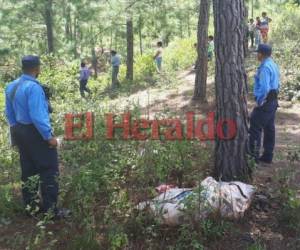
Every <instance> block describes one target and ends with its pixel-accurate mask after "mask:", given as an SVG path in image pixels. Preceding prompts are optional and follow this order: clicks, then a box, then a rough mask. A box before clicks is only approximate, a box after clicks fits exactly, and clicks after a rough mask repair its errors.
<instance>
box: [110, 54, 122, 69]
mask: <svg viewBox="0 0 300 250" xmlns="http://www.w3.org/2000/svg"><path fill="white" fill-rule="evenodd" d="M111 64H112V66H113V67H119V66H120V65H121V57H120V56H119V55H118V54H116V55H114V56H112V57H111Z"/></svg>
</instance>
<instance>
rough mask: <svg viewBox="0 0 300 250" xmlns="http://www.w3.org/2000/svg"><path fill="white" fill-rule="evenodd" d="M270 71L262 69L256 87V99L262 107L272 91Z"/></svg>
mask: <svg viewBox="0 0 300 250" xmlns="http://www.w3.org/2000/svg"><path fill="white" fill-rule="evenodd" d="M270 82H271V78H270V70H269V69H268V68H262V69H261V71H260V74H259V84H258V85H257V86H256V95H255V99H256V102H257V104H258V105H262V104H263V101H264V100H265V99H266V97H267V95H268V93H269V91H270Z"/></svg>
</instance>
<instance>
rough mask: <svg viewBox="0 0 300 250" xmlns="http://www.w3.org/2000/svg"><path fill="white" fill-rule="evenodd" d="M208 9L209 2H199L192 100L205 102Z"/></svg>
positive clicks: (202, 0) (203, 0) (208, 0)
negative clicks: (196, 57)
mask: <svg viewBox="0 0 300 250" xmlns="http://www.w3.org/2000/svg"><path fill="white" fill-rule="evenodd" d="M209 9H210V0H201V3H200V11H199V20H198V34H197V36H198V39H197V40H198V41H197V53H198V59H197V63H196V80H195V88H194V96H193V100H196V101H200V102H206V85H207V68H208V57H207V50H208V44H207V37H208V24H209Z"/></svg>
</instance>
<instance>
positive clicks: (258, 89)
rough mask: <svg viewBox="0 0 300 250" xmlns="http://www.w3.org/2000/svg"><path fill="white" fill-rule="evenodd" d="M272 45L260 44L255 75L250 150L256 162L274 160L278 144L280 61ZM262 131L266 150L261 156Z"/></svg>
mask: <svg viewBox="0 0 300 250" xmlns="http://www.w3.org/2000/svg"><path fill="white" fill-rule="evenodd" d="M271 55H272V48H271V47H270V46H269V45H267V44H261V45H259V47H258V50H257V59H258V60H259V61H260V63H261V64H260V66H259V68H258V70H257V73H256V75H255V85H254V97H255V101H256V107H255V108H254V110H253V112H252V114H251V117H250V130H249V133H250V138H249V146H250V153H251V155H252V156H253V157H254V159H255V161H256V162H257V163H258V162H262V163H267V164H270V163H272V160H273V151H274V146H275V115H276V111H277V108H278V100H277V96H278V91H279V87H280V73H279V68H278V66H277V64H276V63H275V62H274V61H273V59H272V58H271ZM262 132H263V134H264V138H263V148H264V152H263V154H262V155H261V156H260V147H261V137H262Z"/></svg>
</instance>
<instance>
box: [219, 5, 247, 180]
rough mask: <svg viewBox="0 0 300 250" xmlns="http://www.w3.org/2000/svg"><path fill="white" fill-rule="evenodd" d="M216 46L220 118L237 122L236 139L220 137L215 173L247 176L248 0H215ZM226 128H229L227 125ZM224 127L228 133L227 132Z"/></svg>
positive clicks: (231, 177)
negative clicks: (246, 62) (245, 50)
mask: <svg viewBox="0 0 300 250" xmlns="http://www.w3.org/2000/svg"><path fill="white" fill-rule="evenodd" d="M214 17H215V49H216V78H215V82H216V105H217V113H216V120H217V121H220V120H222V119H231V120H232V121H234V122H236V126H237V133H236V136H235V138H234V139H232V140H221V139H219V138H217V139H216V144H215V174H216V175H217V177H218V178H219V179H222V180H224V181H232V180H246V179H248V178H249V177H250V175H251V171H250V168H249V166H248V161H247V138H248V131H247V125H248V124H247V123H248V111H247V99H246V86H247V75H246V72H245V67H244V35H245V34H244V32H245V29H244V20H245V3H244V0H235V1H232V0H214ZM225 129H226V128H225ZM225 129H223V132H224V134H225V135H226V134H227V132H228V127H227V132H226V131H225Z"/></svg>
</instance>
